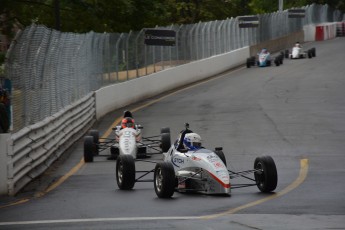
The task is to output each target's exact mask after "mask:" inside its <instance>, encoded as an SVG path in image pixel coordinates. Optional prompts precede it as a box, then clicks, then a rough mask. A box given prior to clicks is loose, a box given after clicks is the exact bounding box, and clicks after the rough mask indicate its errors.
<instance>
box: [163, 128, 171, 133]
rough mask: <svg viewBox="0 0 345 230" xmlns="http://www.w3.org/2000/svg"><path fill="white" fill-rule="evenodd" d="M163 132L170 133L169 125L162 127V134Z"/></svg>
mask: <svg viewBox="0 0 345 230" xmlns="http://www.w3.org/2000/svg"><path fill="white" fill-rule="evenodd" d="M162 133H170V128H169V127H163V128H161V134H162Z"/></svg>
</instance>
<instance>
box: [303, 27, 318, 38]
mask: <svg viewBox="0 0 345 230" xmlns="http://www.w3.org/2000/svg"><path fill="white" fill-rule="evenodd" d="M315 28H316V26H315V25H306V26H304V27H303V30H304V41H305V42H313V41H315V32H316V29H315Z"/></svg>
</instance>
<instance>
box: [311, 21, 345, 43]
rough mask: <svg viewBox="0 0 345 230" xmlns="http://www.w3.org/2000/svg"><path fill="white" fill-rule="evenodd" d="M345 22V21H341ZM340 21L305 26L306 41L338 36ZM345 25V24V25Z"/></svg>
mask: <svg viewBox="0 0 345 230" xmlns="http://www.w3.org/2000/svg"><path fill="white" fill-rule="evenodd" d="M340 23H342V25H343V24H345V22H340ZM338 24H339V22H332V23H322V24H318V25H308V26H305V27H304V41H324V40H328V39H333V38H335V37H336V36H337V27H338ZM344 26H345V25H344Z"/></svg>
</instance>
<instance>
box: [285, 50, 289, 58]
mask: <svg viewBox="0 0 345 230" xmlns="http://www.w3.org/2000/svg"><path fill="white" fill-rule="evenodd" d="M285 58H289V50H285Z"/></svg>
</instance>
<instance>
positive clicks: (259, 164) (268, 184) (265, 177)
mask: <svg viewBox="0 0 345 230" xmlns="http://www.w3.org/2000/svg"><path fill="white" fill-rule="evenodd" d="M254 169H255V170H258V171H261V172H255V173H254V178H255V182H256V185H257V186H258V188H259V190H260V191H261V192H272V191H273V190H275V189H276V187H277V183H278V174H277V168H276V164H275V163H274V160H273V158H272V157H270V156H262V157H257V158H256V159H255V161H254Z"/></svg>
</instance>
